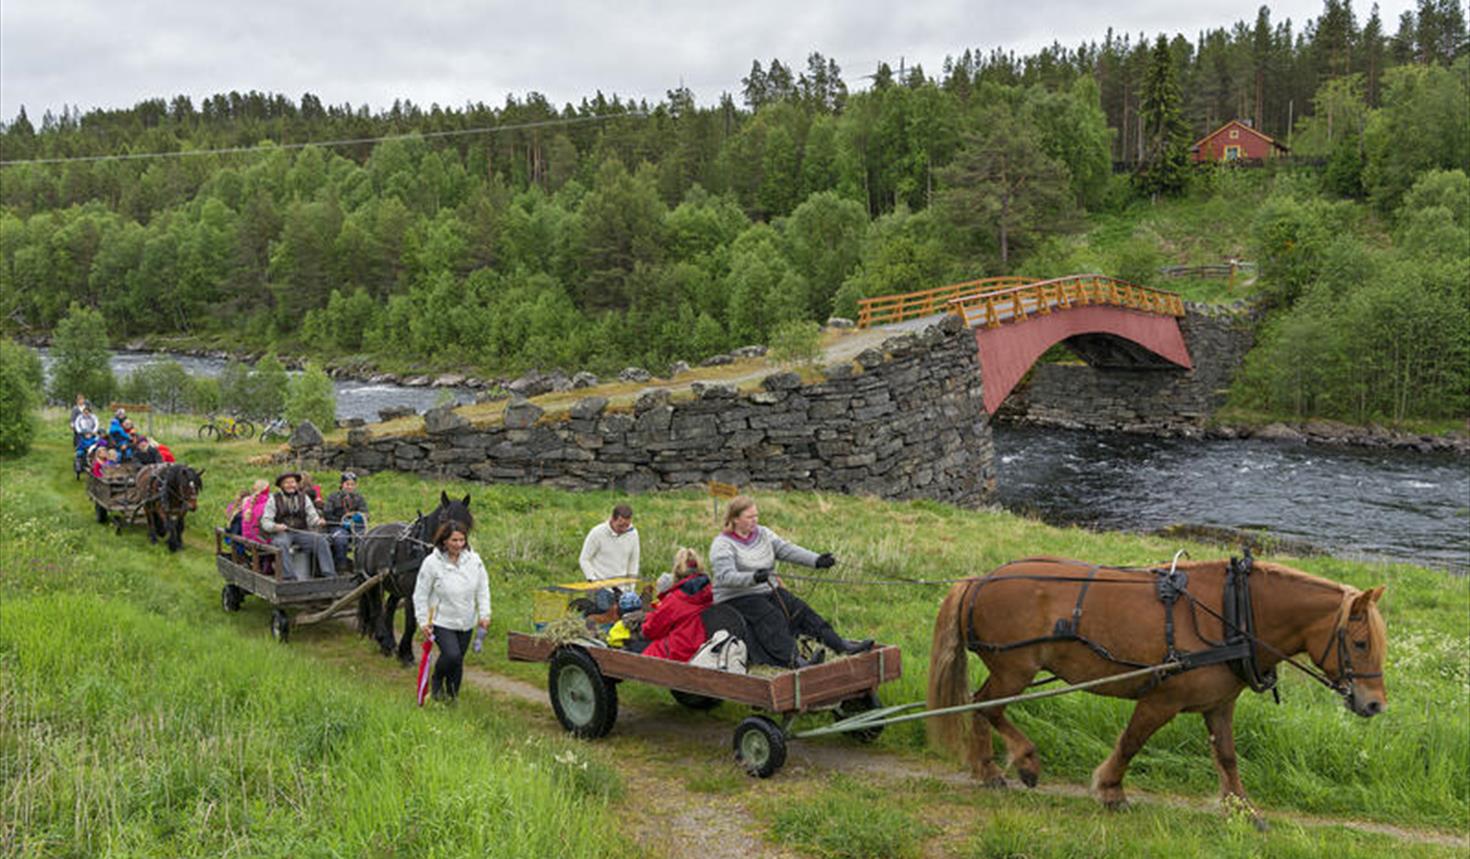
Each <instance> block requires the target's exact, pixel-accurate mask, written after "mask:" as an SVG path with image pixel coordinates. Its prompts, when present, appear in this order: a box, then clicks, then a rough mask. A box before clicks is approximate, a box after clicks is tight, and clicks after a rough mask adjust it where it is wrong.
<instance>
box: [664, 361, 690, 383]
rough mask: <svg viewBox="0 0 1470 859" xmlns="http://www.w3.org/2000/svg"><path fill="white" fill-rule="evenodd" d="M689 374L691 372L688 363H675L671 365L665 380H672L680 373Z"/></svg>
mask: <svg viewBox="0 0 1470 859" xmlns="http://www.w3.org/2000/svg"><path fill="white" fill-rule="evenodd" d="M687 372H689V362H688V361H675V362H674V363H672V364H670V365H669V373H668V375H667V376H665V378H668V379H672V378H674V377H675V376H678V375H679V374H680V373H687Z"/></svg>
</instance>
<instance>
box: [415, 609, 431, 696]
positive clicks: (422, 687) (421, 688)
mask: <svg viewBox="0 0 1470 859" xmlns="http://www.w3.org/2000/svg"><path fill="white" fill-rule="evenodd" d="M426 625H427V626H428V627H429V628H430V629H433V628H434V612H433V610H432V609H431V610H430V611H429V622H428V624H426ZM433 650H434V636H433V635H432V634H431V635H428V636H426V637H425V638H424V646H423V652H422V653H420V654H419V683H418V694H419V706H420V707H422V706H424V699H425V698H428V697H429V654H431V653H432V652H433Z"/></svg>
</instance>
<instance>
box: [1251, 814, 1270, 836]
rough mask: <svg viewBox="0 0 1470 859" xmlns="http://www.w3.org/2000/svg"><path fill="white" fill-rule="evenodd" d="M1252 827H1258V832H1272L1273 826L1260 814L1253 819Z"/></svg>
mask: <svg viewBox="0 0 1470 859" xmlns="http://www.w3.org/2000/svg"><path fill="white" fill-rule="evenodd" d="M1251 825H1253V826H1255V827H1256V831H1257V832H1269V831H1271V824H1269V823H1267V822H1266V818H1264V817H1262V816H1260V815H1259V814H1257V815H1255V816H1253V817H1251Z"/></svg>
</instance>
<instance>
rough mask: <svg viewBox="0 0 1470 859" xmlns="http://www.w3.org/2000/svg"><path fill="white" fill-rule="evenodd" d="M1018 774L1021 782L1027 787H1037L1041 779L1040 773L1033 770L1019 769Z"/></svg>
mask: <svg viewBox="0 0 1470 859" xmlns="http://www.w3.org/2000/svg"><path fill="white" fill-rule="evenodd" d="M1016 775H1018V776H1020V777H1021V784H1024V785H1026V786H1027V787H1036V783H1037V782H1039V781H1041V776H1040V774H1038V773H1035V772H1031V771H1030V770H1017V771H1016Z"/></svg>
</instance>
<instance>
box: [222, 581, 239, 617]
mask: <svg viewBox="0 0 1470 859" xmlns="http://www.w3.org/2000/svg"><path fill="white" fill-rule="evenodd" d="M219 601H220V605H221V606H222V607H223V608H224V610H225V611H239V610H240V603H243V602H244V601H245V592H244V591H243V590H241V589H240V586H239V585H225V586H224V587H223V588H222V589H220V592H219Z"/></svg>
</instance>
